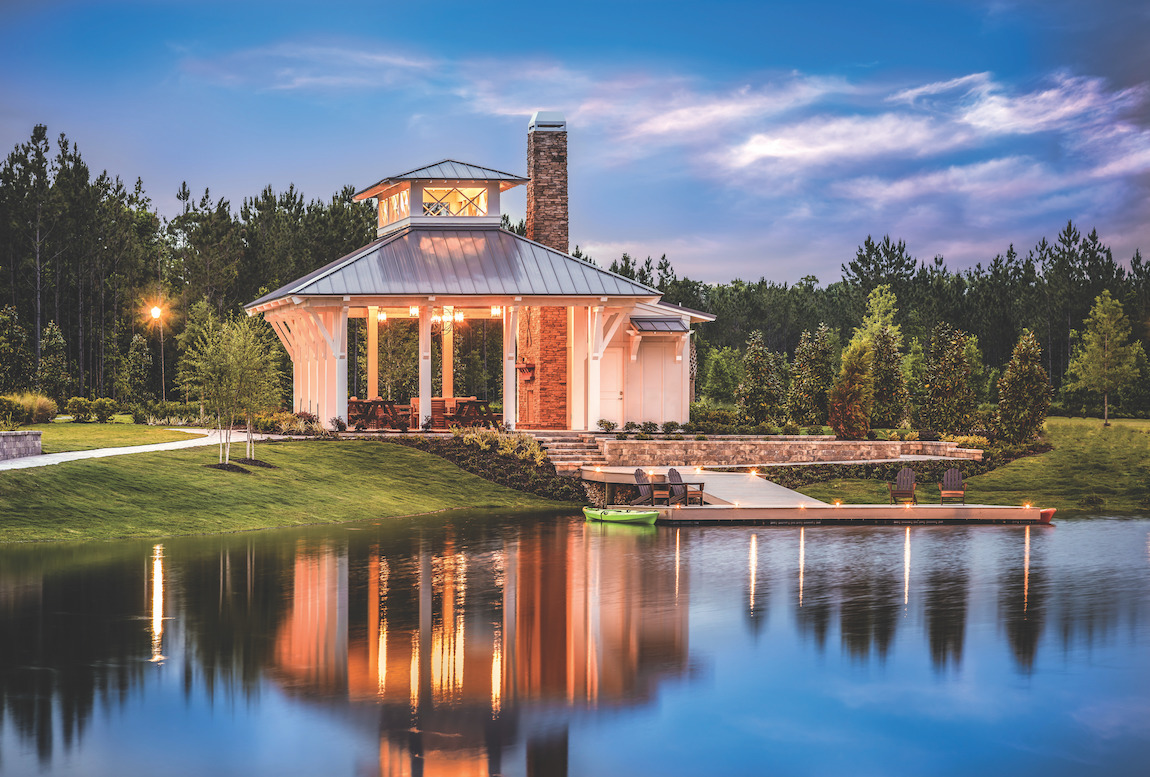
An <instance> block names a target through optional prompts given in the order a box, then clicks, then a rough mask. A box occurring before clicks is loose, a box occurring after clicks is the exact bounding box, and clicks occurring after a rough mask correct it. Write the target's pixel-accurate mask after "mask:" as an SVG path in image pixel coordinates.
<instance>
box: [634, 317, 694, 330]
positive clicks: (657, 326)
mask: <svg viewBox="0 0 1150 777" xmlns="http://www.w3.org/2000/svg"><path fill="white" fill-rule="evenodd" d="M631 326H633V327H635V331H637V332H689V331H691V330H690V328H689V327H688V326H687V324H686V322H685V321H683V319H681V318H632V319H631Z"/></svg>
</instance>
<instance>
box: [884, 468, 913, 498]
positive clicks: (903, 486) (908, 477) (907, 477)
mask: <svg viewBox="0 0 1150 777" xmlns="http://www.w3.org/2000/svg"><path fill="white" fill-rule="evenodd" d="M914 486H915V482H914V470H913V469H911V468H910V467H903V468H902V469H900V470H899V471H898V475H896V476H895V479H894V482H893V483H887V484H886V488H887V490H888V491H889V492H890V503H891V504H895V503H896V502H909V503H910V504H918V497H916V496H915V495H914Z"/></svg>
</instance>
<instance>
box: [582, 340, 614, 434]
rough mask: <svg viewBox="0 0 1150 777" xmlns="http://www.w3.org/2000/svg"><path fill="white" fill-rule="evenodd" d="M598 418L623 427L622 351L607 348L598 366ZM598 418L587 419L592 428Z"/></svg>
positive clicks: (597, 421)
mask: <svg viewBox="0 0 1150 777" xmlns="http://www.w3.org/2000/svg"><path fill="white" fill-rule="evenodd" d="M599 369H600V372H599V418H605V419H607V420H608V421H614V422H615V423H616V424H618V425H619V426H622V425H623V349H622V348H607V349H606V350H604V351H603V360H602V362H601V363H600V366H599ZM599 418H589V419H587V420H588V425H589V426H591V427H592V428H594V426H595V425H596V424H597V423H599Z"/></svg>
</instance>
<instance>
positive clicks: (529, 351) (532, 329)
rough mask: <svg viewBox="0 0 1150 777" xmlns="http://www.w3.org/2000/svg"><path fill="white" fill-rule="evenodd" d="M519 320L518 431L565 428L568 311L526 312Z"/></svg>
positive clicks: (544, 310) (536, 309)
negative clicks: (524, 368)
mask: <svg viewBox="0 0 1150 777" xmlns="http://www.w3.org/2000/svg"><path fill="white" fill-rule="evenodd" d="M523 313H524V314H523V315H520V317H519V361H520V363H527V364H534V365H535V372H534V374H532V375H531V377H530V379H528V377H527V375H525V374H524V373H522V372H521V373H519V375H518V380H519V427H520V428H522V429H566V428H567V308H559V307H544V308H537V307H532V308H525V309H524V311H523Z"/></svg>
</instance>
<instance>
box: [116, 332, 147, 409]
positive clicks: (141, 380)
mask: <svg viewBox="0 0 1150 777" xmlns="http://www.w3.org/2000/svg"><path fill="white" fill-rule="evenodd" d="M151 374H152V352H151V350H150V349H149V348H148V341H147V340H145V339H144V336H143V335H141V334H139V333H137V334H136V335H135V336H134V337H133V338H132V344H131V345H130V346H129V347H128V358H127V359H125V360H124V380H123V384H122V388H123V389H124V391H126V395H124V396H123V397H122V399H124V400H126V401H128V402H146V401H148V400H149V399H151V398H152V393H151V392H150V391H149V390H148V383H149V382H150V381H149V378H150V377H151Z"/></svg>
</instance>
